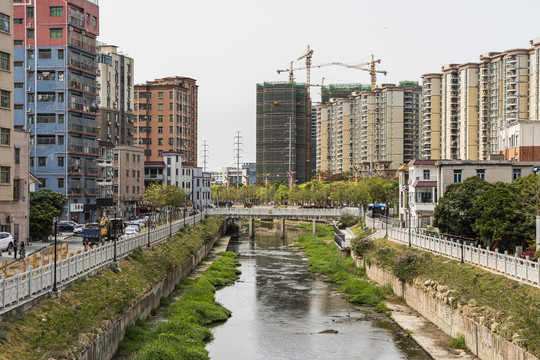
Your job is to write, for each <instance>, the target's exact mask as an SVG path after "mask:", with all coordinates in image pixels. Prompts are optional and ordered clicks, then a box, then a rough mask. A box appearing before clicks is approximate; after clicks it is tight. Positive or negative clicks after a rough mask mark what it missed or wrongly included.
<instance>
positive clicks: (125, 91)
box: [98, 44, 135, 145]
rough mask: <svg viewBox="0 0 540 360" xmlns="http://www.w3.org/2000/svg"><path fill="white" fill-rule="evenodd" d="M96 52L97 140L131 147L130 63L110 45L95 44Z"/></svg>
mask: <svg viewBox="0 0 540 360" xmlns="http://www.w3.org/2000/svg"><path fill="white" fill-rule="evenodd" d="M98 53H99V55H98V61H99V75H98V81H99V84H98V90H99V98H98V103H99V117H98V128H99V139H100V140H104V141H110V142H112V143H113V144H122V145H135V142H134V123H135V115H134V111H133V109H134V106H135V104H134V102H133V100H134V99H133V94H134V90H133V89H134V87H133V76H134V61H133V59H132V58H130V57H128V56H126V55H124V54H122V53H121V52H118V46H114V45H105V44H99V46H98Z"/></svg>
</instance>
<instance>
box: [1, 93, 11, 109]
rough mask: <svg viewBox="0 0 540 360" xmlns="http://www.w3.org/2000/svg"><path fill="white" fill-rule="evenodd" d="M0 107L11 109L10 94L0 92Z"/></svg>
mask: <svg viewBox="0 0 540 360" xmlns="http://www.w3.org/2000/svg"><path fill="white" fill-rule="evenodd" d="M0 107H3V108H11V92H10V91H6V90H0Z"/></svg>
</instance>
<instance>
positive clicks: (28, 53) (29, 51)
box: [26, 50, 35, 60]
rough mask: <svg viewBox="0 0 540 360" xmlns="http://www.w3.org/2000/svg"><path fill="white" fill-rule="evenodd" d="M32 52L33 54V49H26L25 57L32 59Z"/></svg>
mask: <svg viewBox="0 0 540 360" xmlns="http://www.w3.org/2000/svg"><path fill="white" fill-rule="evenodd" d="M34 54H35V53H34V50H28V51H27V52H26V58H27V59H28V60H32V59H34Z"/></svg>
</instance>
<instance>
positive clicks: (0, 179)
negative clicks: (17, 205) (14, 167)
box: [0, 166, 11, 184]
mask: <svg viewBox="0 0 540 360" xmlns="http://www.w3.org/2000/svg"><path fill="white" fill-rule="evenodd" d="M10 175H11V168H10V167H9V166H1V167H0V184H9V183H10V181H9V180H10Z"/></svg>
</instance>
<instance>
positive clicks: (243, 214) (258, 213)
mask: <svg viewBox="0 0 540 360" xmlns="http://www.w3.org/2000/svg"><path fill="white" fill-rule="evenodd" d="M347 213H354V214H357V213H358V210H357V209H354V208H344V209H304V208H298V207H287V208H281V207H279V208H274V207H252V208H217V209H208V215H215V216H221V217H224V218H226V219H228V220H229V219H230V220H238V219H249V236H250V237H254V236H255V219H261V220H280V223H281V231H280V233H281V238H284V237H285V220H296V221H311V222H312V223H313V233H315V223H316V222H328V221H334V220H339V218H340V217H341V215H343V214H347Z"/></svg>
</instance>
